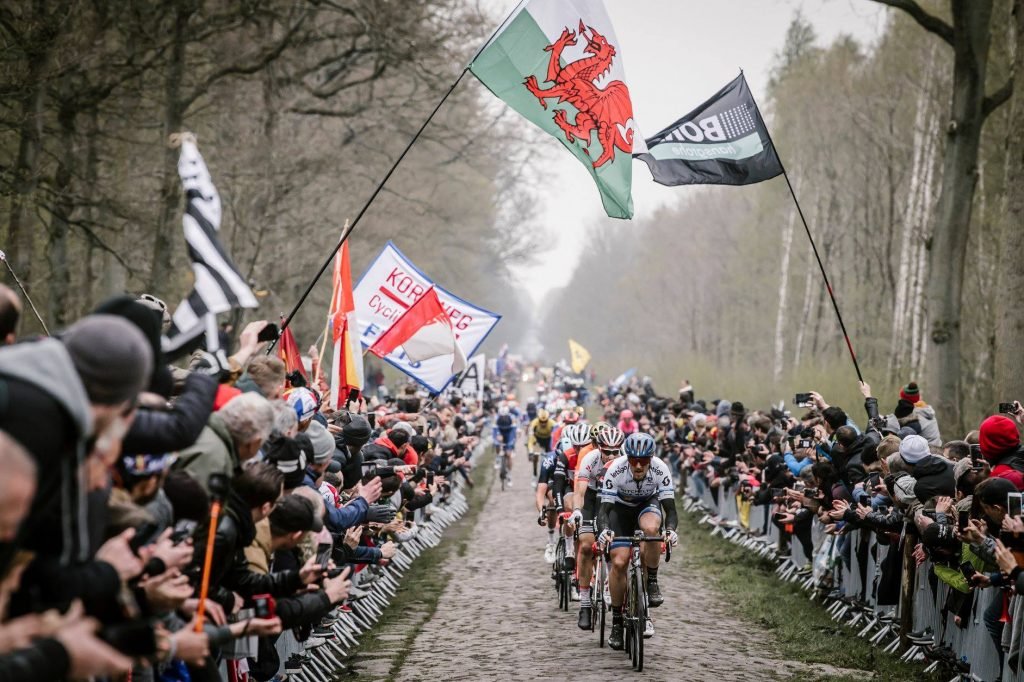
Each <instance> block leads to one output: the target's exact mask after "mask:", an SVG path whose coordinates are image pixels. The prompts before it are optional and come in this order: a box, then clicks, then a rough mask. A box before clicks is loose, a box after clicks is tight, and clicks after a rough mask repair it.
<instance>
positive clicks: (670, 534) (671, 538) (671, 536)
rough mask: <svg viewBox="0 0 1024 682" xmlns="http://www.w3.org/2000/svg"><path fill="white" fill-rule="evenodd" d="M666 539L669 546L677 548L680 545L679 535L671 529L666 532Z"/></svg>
mask: <svg viewBox="0 0 1024 682" xmlns="http://www.w3.org/2000/svg"><path fill="white" fill-rule="evenodd" d="M665 539H666V540H668V544H669V545H670V546H672V547H675V546H676V545H678V544H679V533H677V532H675V531H674V530H672V529H669V530H667V531H665Z"/></svg>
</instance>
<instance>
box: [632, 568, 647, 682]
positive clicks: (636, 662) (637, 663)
mask: <svg viewBox="0 0 1024 682" xmlns="http://www.w3.org/2000/svg"><path fill="white" fill-rule="evenodd" d="M633 600H634V605H633V609H634V611H633V613H634V614H636V621H635V627H634V628H633V647H634V653H633V669H634V670H636V671H637V672H642V671H643V669H644V630H646V629H647V594H646V592H644V576H643V571H640V570H638V571H636V572H634V574H633Z"/></svg>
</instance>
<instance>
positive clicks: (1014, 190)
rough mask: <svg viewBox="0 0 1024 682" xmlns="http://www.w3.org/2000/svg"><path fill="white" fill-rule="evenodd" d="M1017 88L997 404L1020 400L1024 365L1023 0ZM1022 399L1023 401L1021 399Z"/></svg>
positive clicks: (1006, 196) (1000, 274) (1018, 11)
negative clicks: (1023, 257)
mask: <svg viewBox="0 0 1024 682" xmlns="http://www.w3.org/2000/svg"><path fill="white" fill-rule="evenodd" d="M1011 26H1012V27H1013V31H1012V33H1011V35H1012V40H1011V46H1012V48H1013V50H1014V55H1013V73H1014V75H1015V85H1016V87H1014V89H1013V96H1012V99H1011V100H1010V122H1009V126H1008V128H1007V137H1006V180H1005V182H1004V184H1003V186H1004V187H1005V188H1007V190H1006V191H1005V192H1004V193H1003V205H1002V210H1001V214H1002V215H1001V216H1000V217H1001V220H1000V223H999V245H1000V251H999V264H998V266H997V276H996V287H995V291H996V292H998V295H997V296H996V297H995V299H996V335H995V370H994V371H995V387H994V390H995V395H996V397H997V400H1000V401H1004V400H1010V399H1011V398H1015V399H1022V398H1021V397H1020V396H1024V363H1022V362H1021V358H1022V356H1021V351H1020V343H1021V339H1022V338H1024V297H1022V296H1021V295H1020V292H1022V291H1024V268H1022V267H1021V263H1020V257H1021V254H1022V253H1024V191H1021V187H1022V186H1024V82H1022V79H1024V0H1014V3H1013V18H1012V22H1011ZM1022 400H1024V399H1022Z"/></svg>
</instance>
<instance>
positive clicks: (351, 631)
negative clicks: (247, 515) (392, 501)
mask: <svg viewBox="0 0 1024 682" xmlns="http://www.w3.org/2000/svg"><path fill="white" fill-rule="evenodd" d="M483 451H484V445H483V444H481V445H479V446H478V447H477V449H476V450H475V451H474V453H473V461H474V463H478V460H479V455H480V454H481V453H482V452H483ZM449 483H450V485H451V489H452V490H451V494H450V495H449V496H448V497H447V499H446V500H445V501H444V502H443V503H434V504H435V506H436V507H437V508H438V510H437V511H435V512H434V513H433V514H430V515H429V517H428V515H427V513H426V510H425V509H417V510H416V512H415V513H414V515H413V520H414V521H415V523H416V527H417V528H418V529H419V530H418V532H417V534H416V536H415V537H413V538H412V539H410V540H408V541H406V542H403V543H400V544H399V546H398V552H397V553H396V554H395V556H394V557H393V558H392V559H391V561H390V562H389V563H388V565H387V566H385V567H376V566H373V567H369V566H368V567H367V568H366V569H364V570H363V571H361V572H360V574H356V575H361V574H362V573H366V572H367V571H371V573H370V575H373V576H375V577H373V578H371V579H370V580H372V582H367V581H366V580H363V581H362V582H360V580H359V579H358V578H356V577H355V576H354V577H353V583H352V584H353V585H355V586H356V587H357V588H358V589H360V590H364V591H365V595H364V596H362V597H361V598H359V599H356V600H354V601H353V602H352V603H351V610H350V611H344V610H340V609H339V610H337V611H336V612H335V613H336V614H337V618H338V619H337V621H336V622H335V623H333V624H332V625H331V630H333V632H334V635H335V638H334V639H329V640H328V641H327V642H326V643H325V644H324V645H323V646H320V647H317V648H315V649H308V650H307V652H308V653H309V656H310V663H309V664H308V665H306V666H304V667H303V670H302V672H300V673H295V674H291V675H289V676H288V679H289V680H295V681H296V682H319V681H320V680H330V679H335V677H336V675H337V673H338V671H339V670H342V669H343V668H344V667H345V665H344V661H345V659H347V658H348V656H349V652H350V651H354V650H355V649H356V648H357V647H358V646H359V638H360V637H362V636H363V635H364V634H365V633H366V632H367V631H369V630H370V629H372V628H373V626H374V625H375V624H376V623H377V621H378V620H380V617H381V616H382V615H383V614H384V610H385V609H387V607H388V606H389V605H390V604H391V601H392V600H393V599H394V598H395V594H396V593H397V591H398V586H399V583H400V581H401V580H402V577H403V576H404V575H405V573H406V572H407V571H408V570H409V569H410V568H411V567H412V566H413V563H414V562H415V561H416V559H417V558H419V556H420V555H421V554H423V552H425V551H426V550H428V549H430V548H432V547H437V546H438V545H439V544H440V543H441V540H442V536H443V535H444V532H445V530H446V529H447V528H448V527H449V526H450V525H452V524H453V523H455V522H456V521H458V520H459V519H460V518H462V517H463V516H464V515H465V513H466V512H467V511H469V503H468V501H467V500H466V494H465V482H464V481H463V479H462V477H461V476H453V477H452V478H451V480H450V481H449ZM282 637H284V635H282ZM293 648H294V649H296V650H297V649H301V645H296V646H294V647H293ZM279 653H280V648H279ZM281 660H282V661H283V660H285V656H284V655H282V657H281Z"/></svg>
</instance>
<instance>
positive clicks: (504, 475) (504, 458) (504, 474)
mask: <svg viewBox="0 0 1024 682" xmlns="http://www.w3.org/2000/svg"><path fill="white" fill-rule="evenodd" d="M499 462H500V463H501V470H500V475H501V489H502V491H504V490H505V481H507V480H508V455H506V454H505V453H502V454H501V458H500V459H499Z"/></svg>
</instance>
